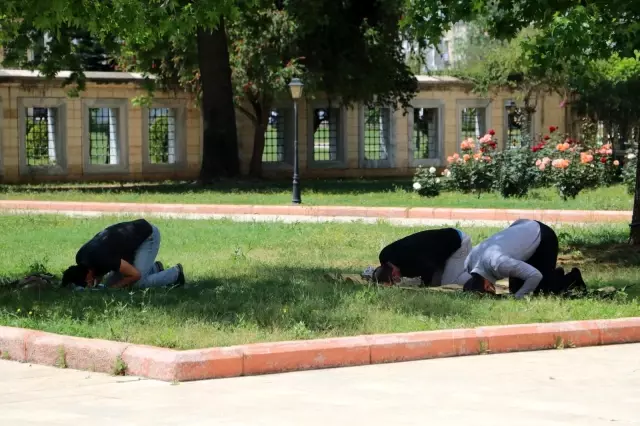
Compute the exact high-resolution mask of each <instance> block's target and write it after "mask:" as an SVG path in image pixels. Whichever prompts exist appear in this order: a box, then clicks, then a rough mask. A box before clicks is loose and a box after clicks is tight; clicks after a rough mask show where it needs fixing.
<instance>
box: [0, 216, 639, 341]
mask: <svg viewBox="0 0 640 426" xmlns="http://www.w3.org/2000/svg"><path fill="white" fill-rule="evenodd" d="M115 221H117V219H114V218H107V217H103V218H69V217H63V216H48V215H46V216H36V215H25V216H0V223H2V229H3V231H2V233H0V251H1V252H2V257H0V271H2V272H1V273H0V274H2V276H3V277H2V278H1V279H2V280H4V281H5V282H6V281H8V280H10V279H12V278H17V277H19V276H21V275H22V274H24V273H27V272H29V271H30V270H34V269H36V270H37V269H44V268H46V269H48V270H49V271H51V272H54V273H56V274H58V275H59V274H60V272H61V271H62V270H63V269H64V268H65V267H66V266H68V264H70V263H71V262H72V261H73V259H74V256H75V252H76V250H77V249H78V248H79V247H80V245H81V244H82V243H84V242H85V241H86V240H87V239H88V238H90V237H91V236H92V235H93V234H95V233H96V232H98V231H99V230H101V229H102V228H104V227H105V226H107V225H109V224H111V223H113V222H115ZM153 222H154V223H155V224H156V225H157V226H158V227H159V228H160V230H161V232H162V239H163V242H162V248H161V250H160V256H159V259H160V260H162V261H163V262H164V263H165V265H169V264H175V263H177V262H181V263H183V264H184V266H185V271H186V273H187V278H188V284H189V287H188V288H186V289H176V290H173V291H165V290H157V291H144V292H132V293H128V292H123V291H108V292H84V293H77V292H70V291H66V290H64V291H63V290H60V291H52V292H41V293H34V292H28V291H23V292H16V291H11V290H9V289H8V288H6V287H5V288H4V289H2V290H0V324H2V325H9V326H17V327H27V328H33V329H40V330H44V331H49V332H55V333H62V334H69V335H75V336H84V337H96V338H104V339H111V340H119V341H125V342H131V343H140V344H150V345H157V346H164V347H170V348H179V349H188V348H200V347H209V346H219V345H232V344H241V343H250V342H263V341H277V340H289V339H307V338H319V337H330V336H345V335H355V334H363V333H384V332H407V331H418V330H435V329H444V328H459V327H474V326H480V325H498V324H512V323H531V322H548V321H563V320H578V319H593V318H617V317H628V316H638V315H640V303H639V302H638V300H637V298H636V296H638V295H639V293H638V291H637V289H636V288H633V289H632V290H631V291H632V292H633V293H630V297H627V298H626V299H621V298H619V299H616V300H610V301H604V300H574V301H570V300H559V299H553V298H549V299H545V298H540V299H534V300H531V301H512V300H508V301H496V300H489V299H481V298H477V297H474V296H471V295H450V294H440V293H431V292H414V291H402V290H397V289H371V288H366V287H363V286H358V285H347V284H343V283H335V282H331V281H327V280H326V279H325V278H323V275H324V273H326V272H338V271H341V272H360V271H361V270H362V269H363V268H364V267H366V266H367V265H369V264H374V263H375V262H376V260H377V254H378V251H379V250H380V248H381V247H382V246H383V245H385V244H387V243H389V242H391V241H392V240H394V239H396V238H399V237H401V236H404V235H406V234H408V233H409V232H412V231H415V230H416V229H415V228H414V229H408V228H400V227H393V226H391V225H388V224H385V223H379V224H376V225H366V224H337V223H336V224H323V225H317V224H281V223H276V224H273V223H271V224H268V223H232V222H228V221H188V220H170V219H168V220H161V219H157V220H154V221H153ZM495 231H496V229H490V228H468V229H465V232H468V233H469V234H470V235H471V236H472V238H473V241H474V242H478V241H480V240H481V239H483V238H485V237H487V236H489V235H490V234H491V233H492V232H495ZM626 233H627V227H626V226H607V227H590V228H569V227H563V228H562V229H561V230H560V231H559V232H558V234H559V238H560V241H561V246H562V255H563V260H564V262H566V263H567V265H568V266H570V265H573V264H579V265H580V267H581V268H582V270H583V272H584V276H585V280H586V281H587V282H588V284H590V285H591V286H605V285H613V286H617V287H623V286H626V285H629V284H634V283H637V282H638V281H639V279H640V266H638V265H640V263H639V262H638V261H639V260H640V253H639V252H638V251H637V250H635V249H632V248H630V247H629V246H626V245H625V244H624V242H625V241H626V237H627V235H626ZM634 291H635V292H634Z"/></svg>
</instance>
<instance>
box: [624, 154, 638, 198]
mask: <svg viewBox="0 0 640 426" xmlns="http://www.w3.org/2000/svg"><path fill="white" fill-rule="evenodd" d="M637 167H638V154H637V148H635V147H633V148H630V149H628V150H627V158H626V160H625V162H624V167H623V168H622V181H623V182H624V184H625V186H626V187H627V192H628V193H629V194H630V195H633V194H635V192H636V168H637Z"/></svg>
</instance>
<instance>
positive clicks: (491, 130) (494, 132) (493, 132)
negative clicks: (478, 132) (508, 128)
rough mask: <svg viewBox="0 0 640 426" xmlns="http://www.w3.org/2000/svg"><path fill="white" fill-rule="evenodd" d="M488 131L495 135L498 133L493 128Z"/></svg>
mask: <svg viewBox="0 0 640 426" xmlns="http://www.w3.org/2000/svg"><path fill="white" fill-rule="evenodd" d="M488 133H489V134H490V135H491V136H494V135H495V134H496V131H495V130H493V129H489V132H488Z"/></svg>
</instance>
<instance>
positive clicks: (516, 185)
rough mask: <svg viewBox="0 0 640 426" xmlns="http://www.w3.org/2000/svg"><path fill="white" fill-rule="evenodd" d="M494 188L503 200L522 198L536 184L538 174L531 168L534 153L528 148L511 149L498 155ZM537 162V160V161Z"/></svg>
mask: <svg viewBox="0 0 640 426" xmlns="http://www.w3.org/2000/svg"><path fill="white" fill-rule="evenodd" d="M495 160H496V170H497V173H496V179H495V184H494V187H495V189H496V191H498V192H499V193H500V194H501V195H502V196H503V197H504V198H510V197H517V198H520V197H524V196H525V195H527V193H528V192H529V189H530V188H531V187H532V186H533V185H534V183H535V182H536V178H537V175H538V173H536V169H535V168H533V167H531V164H532V163H533V162H534V161H535V160H534V153H533V152H532V151H531V149H529V148H528V147H526V146H525V147H521V148H511V149H507V150H505V151H502V152H500V153H498V154H497V155H496V156H495ZM538 161H539V160H538Z"/></svg>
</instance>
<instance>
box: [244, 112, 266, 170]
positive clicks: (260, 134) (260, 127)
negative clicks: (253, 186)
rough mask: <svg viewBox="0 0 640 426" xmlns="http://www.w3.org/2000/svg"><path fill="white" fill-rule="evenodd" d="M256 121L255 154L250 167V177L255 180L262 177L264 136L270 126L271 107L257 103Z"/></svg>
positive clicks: (254, 135) (254, 132) (252, 154)
mask: <svg viewBox="0 0 640 426" xmlns="http://www.w3.org/2000/svg"><path fill="white" fill-rule="evenodd" d="M253 110H254V112H255V116H256V121H255V124H254V126H253V129H254V130H253V152H252V153H251V163H250V165H249V175H250V176H251V177H253V178H258V179H259V178H261V177H262V155H263V154H264V143H265V139H264V136H265V135H264V134H265V132H266V131H267V126H268V125H269V122H268V120H269V112H270V111H271V105H262V104H260V103H255V104H254V105H253Z"/></svg>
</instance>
